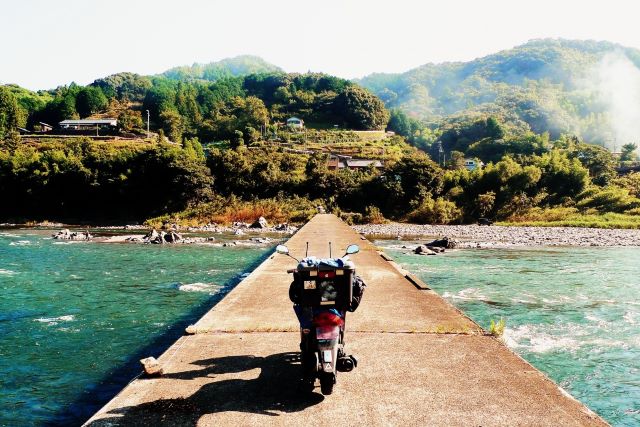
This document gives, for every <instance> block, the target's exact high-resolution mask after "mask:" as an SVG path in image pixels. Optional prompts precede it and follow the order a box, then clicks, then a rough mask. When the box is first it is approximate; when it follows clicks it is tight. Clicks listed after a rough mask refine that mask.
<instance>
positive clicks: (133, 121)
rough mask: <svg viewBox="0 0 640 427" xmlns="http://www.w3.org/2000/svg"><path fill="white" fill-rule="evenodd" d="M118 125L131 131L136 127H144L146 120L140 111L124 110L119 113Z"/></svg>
mask: <svg viewBox="0 0 640 427" xmlns="http://www.w3.org/2000/svg"><path fill="white" fill-rule="evenodd" d="M118 125H119V126H120V128H121V129H122V130H124V131H127V132H131V131H132V130H134V129H142V128H143V127H144V122H143V121H142V114H141V113H140V111H134V110H124V111H123V112H121V113H120V114H119V115H118Z"/></svg>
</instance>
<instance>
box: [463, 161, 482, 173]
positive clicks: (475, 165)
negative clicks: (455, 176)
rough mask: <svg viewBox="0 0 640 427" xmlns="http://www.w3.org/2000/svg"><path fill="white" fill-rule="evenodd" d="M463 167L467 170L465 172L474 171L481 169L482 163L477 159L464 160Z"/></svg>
mask: <svg viewBox="0 0 640 427" xmlns="http://www.w3.org/2000/svg"><path fill="white" fill-rule="evenodd" d="M464 167H465V168H467V170H470V171H474V170H476V169H482V168H483V167H484V163H483V162H482V160H478V159H464Z"/></svg>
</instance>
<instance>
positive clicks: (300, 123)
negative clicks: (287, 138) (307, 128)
mask: <svg viewBox="0 0 640 427" xmlns="http://www.w3.org/2000/svg"><path fill="white" fill-rule="evenodd" d="M287 126H288V127H291V128H296V129H302V128H304V120H302V119H299V118H297V117H290V118H288V119H287Z"/></svg>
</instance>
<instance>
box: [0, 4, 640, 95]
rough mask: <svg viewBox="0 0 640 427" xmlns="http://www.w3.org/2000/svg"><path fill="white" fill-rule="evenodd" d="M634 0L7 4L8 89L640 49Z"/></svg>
mask: <svg viewBox="0 0 640 427" xmlns="http://www.w3.org/2000/svg"><path fill="white" fill-rule="evenodd" d="M635 3H636V2H635V1H633V0H626V1H622V0H605V1H573V0H536V1H531V0H527V1H520V0H482V1H480V0H446V1H437V2H436V1H426V0H423V1H418V0H414V1H407V0H392V1H379V0H367V1H364V0H363V1H356V0H343V1H337V0H298V1H289V0H282V1H279V0H232V1H218V0H208V1H205V0H200V1H199V0H180V1H177V0H172V1H169V0H154V1H150V0H149V1H148V0H109V1H94V0H56V1H52V0H0V83H17V84H19V85H22V86H25V87H27V88H30V89H47V88H52V87H55V86H58V85H61V84H67V83H69V82H71V81H75V82H77V83H80V84H87V83H90V82H92V81H93V80H94V79H96V78H99V77H104V76H106V75H109V74H113V73H116V72H120V71H132V72H136V73H140V74H156V73H160V72H162V71H164V70H166V69H168V68H171V67H173V66H177V65H186V64H192V63H194V62H201V63H206V62H211V61H215V60H220V59H222V58H225V57H230V56H236V55H241V54H253V55H258V56H261V57H263V58H264V59H266V60H267V61H269V62H272V63H274V64H276V65H278V66H280V67H282V68H284V69H285V70H286V71H300V72H304V71H308V70H311V71H323V72H327V73H331V74H335V75H338V76H341V77H347V78H352V77H361V76H363V75H365V74H368V73H371V72H398V71H405V70H408V69H410V68H413V67H416V66H418V65H421V64H424V63H427V62H443V61H459V60H470V59H473V58H476V57H480V56H484V55H486V54H489V53H493V52H496V51H499V50H502V49H508V48H510V47H513V46H516V45H518V44H521V43H524V42H526V41H527V40H529V39H533V38H546V37H554V38H556V37H563V38H572V39H595V40H609V41H613V42H617V43H621V44H623V45H626V46H632V47H636V48H640V30H639V29H638V24H637V21H638V7H637V6H635Z"/></svg>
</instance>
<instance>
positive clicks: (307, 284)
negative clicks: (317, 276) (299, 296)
mask: <svg viewBox="0 0 640 427" xmlns="http://www.w3.org/2000/svg"><path fill="white" fill-rule="evenodd" d="M304 288H305V289H315V288H316V281H315V280H305V281H304Z"/></svg>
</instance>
